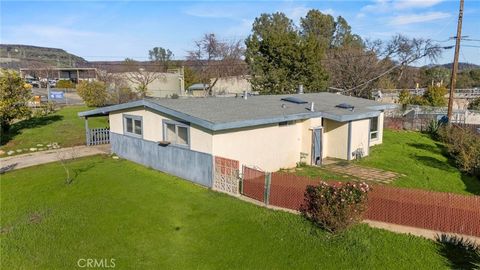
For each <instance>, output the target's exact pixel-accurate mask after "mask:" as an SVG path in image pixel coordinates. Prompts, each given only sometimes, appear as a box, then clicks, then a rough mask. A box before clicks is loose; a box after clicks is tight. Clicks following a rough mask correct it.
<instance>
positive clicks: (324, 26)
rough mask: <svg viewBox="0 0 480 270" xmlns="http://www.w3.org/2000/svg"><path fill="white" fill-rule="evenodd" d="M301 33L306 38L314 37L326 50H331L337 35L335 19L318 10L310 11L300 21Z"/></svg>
mask: <svg viewBox="0 0 480 270" xmlns="http://www.w3.org/2000/svg"><path fill="white" fill-rule="evenodd" d="M300 27H301V33H302V35H303V36H305V37H314V38H315V39H316V40H317V41H318V42H319V44H320V46H321V47H322V48H324V49H328V48H330V46H331V45H332V44H333V38H334V35H335V19H334V18H333V16H332V15H328V14H323V13H322V12H320V11H319V10H317V9H312V10H310V11H309V12H308V13H307V15H306V16H305V18H301V19H300Z"/></svg>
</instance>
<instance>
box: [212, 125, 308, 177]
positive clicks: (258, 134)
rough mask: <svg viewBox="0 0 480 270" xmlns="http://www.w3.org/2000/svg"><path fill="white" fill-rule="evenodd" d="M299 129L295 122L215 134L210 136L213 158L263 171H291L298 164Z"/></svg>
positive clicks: (300, 132)
mask: <svg viewBox="0 0 480 270" xmlns="http://www.w3.org/2000/svg"><path fill="white" fill-rule="evenodd" d="M303 129H304V125H303V123H302V122H301V121H299V122H296V123H295V124H294V125H287V126H278V124H273V125H265V126H260V127H253V128H248V129H238V130H229V131H227V132H225V131H224V132H218V133H215V134H214V136H213V154H214V155H216V156H222V157H225V158H230V159H235V160H238V161H239V162H240V164H242V165H248V166H257V167H260V168H261V169H262V170H266V171H276V170H279V169H280V168H288V167H294V166H296V164H297V162H298V161H300V152H301V151H302V147H301V146H302V138H303Z"/></svg>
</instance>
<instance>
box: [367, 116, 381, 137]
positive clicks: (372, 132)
mask: <svg viewBox="0 0 480 270" xmlns="http://www.w3.org/2000/svg"><path fill="white" fill-rule="evenodd" d="M373 119H377V130H375V131H372V130H371V128H372V121H373ZM379 122H380V121H379V117H378V116H377V117H373V118H370V125H369V129H370V130H369V136H370V141H377V140H379V135H380V132H379V128H378V124H379ZM373 134H376V135H377V137H376V138H372V135H373Z"/></svg>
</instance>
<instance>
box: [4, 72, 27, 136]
mask: <svg viewBox="0 0 480 270" xmlns="http://www.w3.org/2000/svg"><path fill="white" fill-rule="evenodd" d="M30 99H31V92H30V89H29V88H28V87H27V86H26V84H25V82H24V81H23V80H22V78H21V77H20V76H19V74H18V73H17V72H15V71H12V70H7V69H1V70H0V126H1V130H0V131H1V132H0V133H1V134H3V132H7V131H8V130H9V129H10V125H11V123H12V121H13V120H14V119H22V118H24V117H28V116H30V115H31V111H30V108H29V107H28V101H29V100H30Z"/></svg>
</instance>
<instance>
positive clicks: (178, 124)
mask: <svg viewBox="0 0 480 270" xmlns="http://www.w3.org/2000/svg"><path fill="white" fill-rule="evenodd" d="M167 124H171V125H175V135H176V138H175V141H173V140H171V139H168V138H167ZM178 127H184V128H186V129H187V140H188V143H187V144H181V143H177V137H178ZM162 131H163V140H164V141H168V142H170V143H171V145H174V146H178V147H183V148H188V149H190V145H191V143H192V141H191V140H190V125H188V124H185V123H182V122H178V121H173V120H166V119H164V120H163V121H162Z"/></svg>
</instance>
